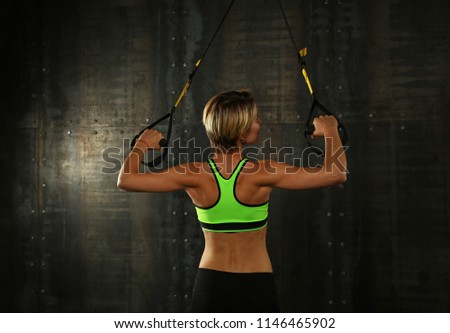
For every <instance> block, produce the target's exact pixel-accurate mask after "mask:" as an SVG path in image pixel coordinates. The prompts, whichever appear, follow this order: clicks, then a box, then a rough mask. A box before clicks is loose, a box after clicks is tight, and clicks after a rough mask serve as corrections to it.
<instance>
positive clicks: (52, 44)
mask: <svg viewBox="0 0 450 333" xmlns="http://www.w3.org/2000/svg"><path fill="white" fill-rule="evenodd" d="M283 3H284V5H285V9H286V12H287V16H288V19H289V21H290V23H291V25H292V29H293V32H294V36H295V38H296V40H297V43H298V44H299V46H300V47H304V46H307V47H308V48H309V54H308V56H307V58H306V61H307V66H308V72H309V74H310V76H311V80H312V83H313V87H314V88H315V90H316V95H317V97H318V98H319V99H320V100H321V101H322V103H323V104H325V105H327V106H328V107H329V108H330V109H331V110H333V112H335V114H336V115H338V116H339V118H340V119H341V120H342V121H343V122H344V123H345V125H346V127H347V130H348V132H349V135H350V141H349V142H348V146H349V149H348V151H347V156H348V159H349V171H350V174H349V180H348V182H347V183H346V184H344V185H342V186H338V187H333V188H326V189H320V190H311V191H281V190H275V191H274V192H273V195H272V199H271V206H270V207H271V208H270V209H271V219H270V227H269V238H268V247H269V251H270V254H271V257H272V261H273V265H274V270H275V275H276V281H277V285H278V289H279V294H280V301H281V306H282V310H283V311H287V312H394V311H395V312H404V311H406V312H448V311H450V287H449V286H450V260H449V256H448V253H449V248H450V244H449V239H450V238H449V236H450V235H449V231H450V224H449V222H450V219H449V215H450V213H449V208H448V207H449V206H450V199H449V198H450V195H449V194H450V186H449V184H450V154H449V151H450V134H449V133H450V131H449V130H448V128H449V126H448V121H449V120H450V119H449V118H450V117H449V115H448V114H449V113H448V110H447V109H448V107H449V105H450V103H449V99H450V98H449V95H450V88H449V87H450V70H449V61H448V54H450V43H449V37H448V36H450V22H449V20H448V17H447V16H448V15H447V13H448V12H449V9H450V8H449V7H450V4H449V2H447V1H444V0H441V1H433V2H428V3H423V2H418V3H416V2H413V1H407V0H382V1H380V0H377V1H375V0H372V1H362V0H353V1H350V0H343V1H341V0H336V1H328V0H326V1H325V0H324V1H311V0H309V1H307V0H302V1H291V0H284V1H283ZM228 4H229V2H228V1H207V0H173V1H162V0H159V1H156V0H154V1H150V0H134V1H125V0H112V1H111V0H108V1H106V0H103V1H102V0H91V1H81V0H78V1H50V0H40V1H35V2H34V3H28V2H25V1H20V0H19V1H15V2H12V1H10V2H6V3H2V4H1V11H0V18H1V20H0V22H1V23H0V24H1V26H2V30H1V31H2V32H1V33H0V43H1V44H0V45H1V50H2V52H1V60H2V66H0V68H1V69H0V71H1V72H0V73H1V81H0V82H1V94H2V98H1V102H0V107H1V113H0V120H1V141H0V152H1V154H0V156H1V171H2V175H3V176H2V177H1V189H2V190H1V192H0V198H1V200H2V201H1V202H2V210H1V215H0V216H1V217H0V272H1V273H0V309H1V310H2V311H3V312H11V311H12V312H37V311H42V312H183V311H188V310H189V303H190V295H191V288H192V284H193V279H194V276H195V272H196V267H197V264H198V260H199V257H200V254H201V251H202V246H203V238H202V237H203V236H202V233H201V230H200V227H199V226H198V225H197V222H196V215H195V210H194V208H193V206H192V204H191V203H190V201H189V198H188V196H187V195H185V194H184V193H181V192H179V193H178V192H176V193H165V194H145V193H140V194H137V193H125V192H122V191H120V190H118V189H117V188H116V180H117V173H118V169H119V167H120V163H121V162H122V159H123V155H124V152H125V153H127V152H128V145H129V140H130V139H131V138H132V137H133V136H134V135H135V133H136V132H137V131H139V130H140V129H141V128H142V127H143V126H145V125H147V124H148V123H149V122H150V121H152V120H155V119H156V118H158V117H159V116H161V115H163V114H164V113H166V112H168V111H169V109H170V107H171V106H172V104H173V103H174V102H175V99H176V97H177V96H178V93H179V91H180V90H181V88H182V87H183V85H184V82H185V81H186V79H187V76H188V74H189V72H190V71H191V70H192V69H193V66H194V64H195V62H196V61H197V59H198V57H199V56H200V55H201V53H202V51H203V50H204V48H205V46H206V44H207V42H208V41H209V39H210V37H211V35H212V33H213V32H214V30H215V28H216V26H217V24H218V22H219V21H220V19H221V17H222V15H223V13H224V12H225V10H226V8H227V6H228ZM241 87H250V88H252V89H253V90H254V91H255V94H256V97H257V101H258V105H259V110H260V114H261V117H262V120H263V126H262V132H261V135H260V142H259V143H258V144H257V145H255V147H253V148H252V149H253V150H252V152H254V153H255V154H257V155H258V156H260V157H261V156H265V157H268V155H267V154H269V153H270V152H274V151H276V149H275V148H277V149H281V148H282V147H287V148H285V150H284V153H286V152H288V153H289V152H290V150H291V151H293V152H294V154H293V155H292V154H287V156H284V157H286V159H287V160H288V161H291V160H292V161H293V159H294V158H300V157H302V156H303V157H305V156H306V155H305V154H304V153H303V150H304V149H305V148H306V147H307V146H306V142H305V140H304V138H303V134H302V133H303V130H304V127H305V121H306V117H307V113H308V111H309V103H310V98H309V96H308V93H307V89H306V86H305V84H304V82H303V81H302V78H301V75H300V71H299V67H298V64H297V62H296V55H295V52H294V50H293V48H292V45H291V44H290V40H289V35H288V32H287V30H286V29H285V26H284V22H283V19H282V16H281V13H280V11H279V8H278V4H277V1H275V0H270V1H269V0H266V1H262V0H258V1H257V0H246V1H240V0H237V1H236V4H235V7H234V8H233V9H232V11H231V13H230V15H229V17H228V18H227V20H226V21H225V24H224V26H223V28H222V30H221V32H220V33H219V35H218V36H217V38H216V40H215V41H214V44H213V45H212V47H211V50H210V51H209V53H208V54H207V56H206V57H205V59H204V60H203V62H202V65H201V67H200V69H199V71H198V73H197V76H196V77H195V80H194V83H193V85H192V87H191V90H190V91H189V93H188V94H187V96H186V97H185V98H184V100H183V102H182V103H181V105H180V107H179V110H177V114H176V119H175V128H174V134H173V139H174V140H173V142H172V148H171V152H172V153H173V154H171V157H170V158H169V160H168V161H166V162H165V166H167V165H172V164H175V163H180V162H185V161H187V160H194V159H196V160H199V159H200V158H201V155H200V154H199V151H202V150H205V149H207V147H208V142H207V139H206V136H205V134H204V131H203V129H202V126H201V114H202V109H203V105H204V104H205V102H206V101H207V100H208V99H209V98H210V97H211V96H212V95H213V94H215V93H217V92H219V91H222V90H225V89H236V88H241ZM166 128H167V127H166V125H163V126H160V127H159V129H161V130H163V131H165V130H166ZM269 139H270V140H269ZM289 149H290V150H289ZM281 155H282V154H281ZM281 155H280V156H279V158H282V157H283V156H281ZM272 158H274V156H272ZM306 163H307V161H306V160H305V159H304V160H303V164H304V165H305V164H306Z"/></svg>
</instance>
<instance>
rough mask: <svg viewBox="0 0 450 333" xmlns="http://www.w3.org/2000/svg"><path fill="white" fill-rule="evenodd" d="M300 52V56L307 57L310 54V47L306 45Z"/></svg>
mask: <svg viewBox="0 0 450 333" xmlns="http://www.w3.org/2000/svg"><path fill="white" fill-rule="evenodd" d="M298 53H300V57H302V58H303V57H306V55H307V54H308V48H307V47H305V48H303V49H301V50H300V51H299V52H298Z"/></svg>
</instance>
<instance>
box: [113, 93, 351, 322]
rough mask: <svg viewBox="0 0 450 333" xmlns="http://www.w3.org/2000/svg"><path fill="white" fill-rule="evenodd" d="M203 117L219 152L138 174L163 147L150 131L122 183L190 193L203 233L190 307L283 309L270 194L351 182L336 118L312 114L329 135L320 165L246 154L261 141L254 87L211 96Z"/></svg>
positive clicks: (131, 158)
mask: <svg viewBox="0 0 450 333" xmlns="http://www.w3.org/2000/svg"><path fill="white" fill-rule="evenodd" d="M203 124H204V126H205V129H206V134H207V135H208V138H209V140H210V143H211V147H212V149H213V151H214V155H213V157H212V159H209V160H208V161H207V162H190V163H187V164H183V165H177V166H174V167H171V168H169V169H168V170H165V171H164V172H158V173H140V172H139V166H140V162H141V160H142V158H143V155H144V152H145V151H146V150H147V149H150V148H152V149H161V147H160V146H159V141H160V139H161V138H163V135H162V134H161V133H160V132H159V131H156V130H147V131H145V132H144V133H143V134H142V135H141V136H140V137H139V139H138V140H137V142H136V145H135V146H134V148H133V150H132V151H131V152H130V154H129V155H128V157H127V158H126V160H125V162H124V165H123V166H122V169H121V171H120V175H119V179H118V186H119V187H120V188H121V189H124V190H127V191H147V192H167V191H176V190H184V191H186V192H187V194H188V195H189V196H190V198H191V199H192V202H193V204H194V205H195V208H196V210H197V215H198V219H199V221H200V224H201V226H202V229H203V233H204V237H205V249H204V252H203V255H202V257H201V261H200V265H199V270H198V273H197V277H196V280H195V283H194V290H193V294H192V311H193V312H266V313H267V312H278V311H279V308H278V300H277V294H276V288H275V282H274V279H273V273H272V265H271V262H270V259H269V255H268V253H267V248H266V233H267V218H268V201H269V196H270V193H271V191H272V189H273V188H281V189H291V190H294V189H296V190H302V189H311V188H318V187H325V186H331V185H336V184H339V183H343V182H345V181H346V163H347V162H346V157H345V153H344V149H343V147H342V143H341V140H340V138H339V134H338V129H337V121H336V119H335V118H334V117H332V116H321V117H318V118H315V119H314V126H315V131H314V133H313V137H319V136H324V137H326V140H325V159H324V164H323V166H322V167H319V168H306V167H297V166H293V165H290V164H287V163H280V162H276V161H272V160H248V159H247V158H245V157H243V156H242V151H243V145H244V144H253V143H256V142H257V140H258V135H259V129H260V124H261V121H260V119H259V118H258V110H257V107H256V104H255V101H254V98H253V95H252V93H251V91H250V90H241V91H229V92H224V93H221V94H218V95H216V96H214V97H213V98H211V100H210V101H209V102H208V103H207V104H206V106H205V109H204V112H203ZM273 223H276V221H273Z"/></svg>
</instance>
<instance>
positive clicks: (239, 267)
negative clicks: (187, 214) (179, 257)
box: [200, 246, 272, 273]
mask: <svg viewBox="0 0 450 333" xmlns="http://www.w3.org/2000/svg"><path fill="white" fill-rule="evenodd" d="M200 268H206V269H213V270H218V271H223V272H247V273H249V272H272V264H271V262H270V258H269V254H268V252H267V249H266V247H265V246H254V247H248V246H241V247H240V246H237V247H236V246H228V247H227V246H225V247H224V246H220V247H217V246H206V247H205V250H204V252H203V255H202V259H201V261H200Z"/></svg>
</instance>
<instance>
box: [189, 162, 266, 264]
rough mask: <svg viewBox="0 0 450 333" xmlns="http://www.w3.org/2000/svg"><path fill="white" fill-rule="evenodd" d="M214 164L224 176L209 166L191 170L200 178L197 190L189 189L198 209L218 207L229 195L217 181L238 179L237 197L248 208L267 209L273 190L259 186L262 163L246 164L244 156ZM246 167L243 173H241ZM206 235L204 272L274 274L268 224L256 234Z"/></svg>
mask: <svg viewBox="0 0 450 333" xmlns="http://www.w3.org/2000/svg"><path fill="white" fill-rule="evenodd" d="M213 161H214V165H215V166H216V167H217V171H218V172H219V173H220V174H217V173H216V174H214V170H213V169H212V168H211V166H210V164H209V163H208V162H202V163H193V164H192V165H191V166H190V167H188V168H187V169H189V170H190V172H191V173H196V175H193V176H194V177H195V178H197V186H195V187H190V188H187V189H186V192H187V193H188V195H189V196H190V197H191V199H192V202H193V203H194V205H196V206H198V207H203V208H209V207H214V205H215V204H217V202H218V199H219V195H221V196H224V195H226V193H221V191H220V190H219V183H218V180H217V179H216V177H217V178H219V177H223V179H224V180H225V179H226V180H228V179H229V180H231V181H233V180H234V179H235V184H234V186H233V187H234V194H235V197H236V199H237V200H238V201H239V203H242V204H243V205H244V207H245V205H249V206H260V205H264V204H265V203H266V202H267V201H268V200H269V195H270V191H271V187H267V186H260V185H259V184H258V180H259V182H260V181H261V178H262V177H261V173H262V172H264V170H263V168H262V167H261V162H260V161H246V163H242V159H241V158H240V155H239V156H237V155H236V154H235V156H220V157H219V158H216V159H213ZM262 163H263V162H262ZM242 164H243V167H242V169H239V170H237V168H238V167H239V166H240V165H242ZM236 176H237V177H236ZM231 177H232V178H231ZM233 178H234V179H233ZM222 191H223V189H222ZM251 208H252V207H250V208H249V209H251ZM200 209H201V208H200ZM230 213H234V212H230ZM223 215H226V214H223ZM269 223H270V222H269ZM233 224H236V223H233ZM203 232H204V236H205V249H204V252H203V255H202V259H201V262H200V268H208V269H214V270H219V271H226V272H272V266H271V263H270V259H269V255H268V253H267V249H266V233H267V227H266V225H265V223H264V226H263V227H262V228H259V229H258V230H253V231H243V232H215V231H207V230H205V228H204V229H203Z"/></svg>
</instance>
